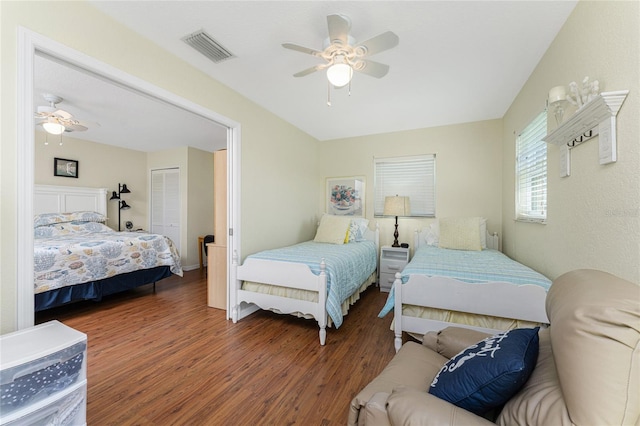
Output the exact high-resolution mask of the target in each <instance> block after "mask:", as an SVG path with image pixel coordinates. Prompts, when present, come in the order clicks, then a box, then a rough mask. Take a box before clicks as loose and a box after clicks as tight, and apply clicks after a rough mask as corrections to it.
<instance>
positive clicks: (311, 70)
mask: <svg viewBox="0 0 640 426" xmlns="http://www.w3.org/2000/svg"><path fill="white" fill-rule="evenodd" d="M326 67H327V66H326V65H325V64H319V65H316V66H313V67H311V68H307V69H306V70H302V71H299V72H297V73H295V74H294V75H293V76H294V77H304V76H305V75H309V74H311V73H314V72H316V71H320V70H321V69H324V68H326Z"/></svg>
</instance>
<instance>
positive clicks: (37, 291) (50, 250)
mask: <svg viewBox="0 0 640 426" xmlns="http://www.w3.org/2000/svg"><path fill="white" fill-rule="evenodd" d="M106 194H107V191H106V189H105V188H80V187H63V186H48V185H36V187H35V197H34V211H35V212H36V216H35V218H34V274H33V276H34V295H35V310H36V311H42V310H45V309H50V308H54V307H57V306H61V305H64V304H66V303H70V302H75V301H81V300H95V301H98V300H101V299H102V297H103V296H107V295H110V294H114V293H119V292H122V291H125V290H130V289H133V288H136V287H139V286H143V285H147V284H154V288H155V283H156V282H157V281H160V280H161V279H163V278H166V277H169V276H171V275H172V274H176V275H179V276H182V267H181V263H180V255H179V253H178V251H177V249H176V247H175V246H174V244H173V242H172V241H171V239H169V238H167V237H165V236H163V235H159V234H149V233H143V232H117V231H114V230H113V229H111V228H109V227H108V226H106V225H105V223H106V219H107V218H106V196H107V195H106ZM67 210H69V211H67Z"/></svg>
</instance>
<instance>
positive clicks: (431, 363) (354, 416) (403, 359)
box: [349, 342, 447, 425]
mask: <svg viewBox="0 0 640 426" xmlns="http://www.w3.org/2000/svg"><path fill="white" fill-rule="evenodd" d="M445 362H447V358H445V357H443V356H441V355H438V354H437V353H436V352H434V351H432V350H430V349H428V348H426V347H424V346H422V345H421V344H419V343H416V342H407V343H405V344H404V345H402V347H401V348H400V350H399V351H398V353H397V354H395V356H394V357H393V359H392V360H391V361H390V362H389V364H387V366H386V367H385V368H384V370H382V372H381V373H380V374H379V375H378V376H377V377H376V378H375V379H373V381H371V382H370V383H369V384H368V385H367V386H366V387H365V388H364V389H362V390H361V391H360V392H359V393H358V395H356V397H355V398H353V400H352V401H351V406H350V410H349V424H350V425H355V424H358V417H359V415H360V409H361V408H362V407H364V406H365V405H366V404H367V402H369V400H370V399H371V397H372V396H373V395H374V394H376V393H378V392H387V393H391V391H392V390H393V389H394V388H395V387H396V386H399V385H406V386H409V387H412V388H415V389H418V390H420V391H422V392H426V390H427V387H428V385H429V383H431V381H432V380H433V377H434V376H435V375H436V373H438V371H439V370H440V368H441V367H442V365H443V364H444V363H445Z"/></svg>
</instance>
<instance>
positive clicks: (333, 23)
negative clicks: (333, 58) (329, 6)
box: [327, 15, 351, 45]
mask: <svg viewBox="0 0 640 426" xmlns="http://www.w3.org/2000/svg"><path fill="white" fill-rule="evenodd" d="M327 25H328V26H329V42H330V43H340V44H343V45H348V44H349V40H348V38H349V30H350V29H351V22H350V21H349V19H348V18H347V17H345V16H342V15H329V16H327Z"/></svg>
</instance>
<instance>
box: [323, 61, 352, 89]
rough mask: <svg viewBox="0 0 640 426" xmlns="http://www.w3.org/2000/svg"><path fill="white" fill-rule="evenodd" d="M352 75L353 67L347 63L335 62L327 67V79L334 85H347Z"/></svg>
mask: <svg viewBox="0 0 640 426" xmlns="http://www.w3.org/2000/svg"><path fill="white" fill-rule="evenodd" d="M352 77H353V68H351V66H350V65H348V64H345V63H339V64H333V65H331V66H330V67H329V68H328V69H327V79H328V80H329V83H331V85H333V86H334V87H343V86H346V85H347V84H349V82H350V81H351V78H352Z"/></svg>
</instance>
